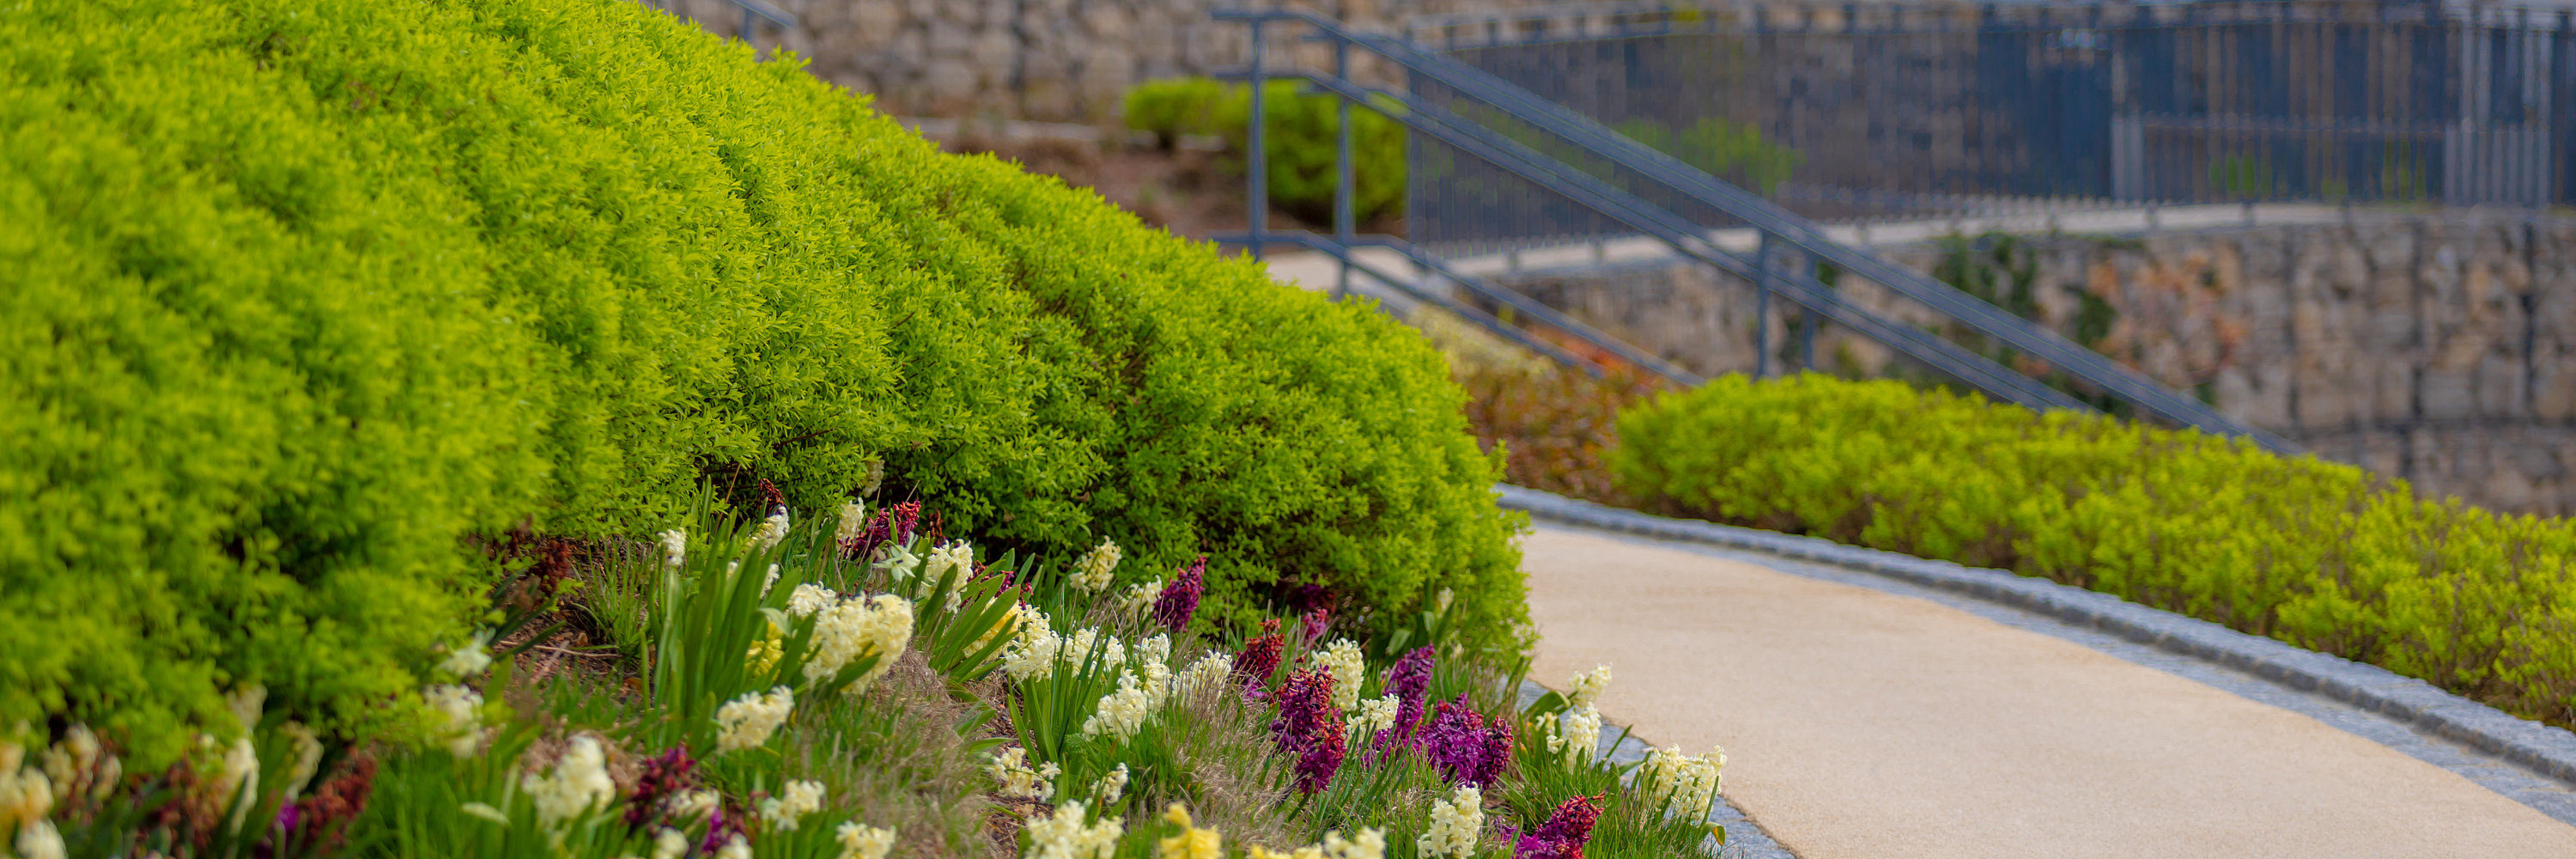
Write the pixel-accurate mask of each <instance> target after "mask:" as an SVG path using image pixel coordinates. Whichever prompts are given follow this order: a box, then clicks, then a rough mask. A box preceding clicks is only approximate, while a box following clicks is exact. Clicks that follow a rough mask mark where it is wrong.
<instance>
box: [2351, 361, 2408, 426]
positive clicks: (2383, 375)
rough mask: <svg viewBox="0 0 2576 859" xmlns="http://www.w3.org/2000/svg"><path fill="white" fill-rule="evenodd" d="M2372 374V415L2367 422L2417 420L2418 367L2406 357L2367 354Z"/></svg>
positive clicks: (2368, 416) (2364, 416)
mask: <svg viewBox="0 0 2576 859" xmlns="http://www.w3.org/2000/svg"><path fill="white" fill-rule="evenodd" d="M2364 354H2365V355H2376V356H2378V357H2377V360H2375V361H2374V360H2371V359H2370V358H2367V357H2365V358H2362V359H2361V360H2362V361H2366V362H2368V364H2369V366H2370V368H2371V370H2372V371H2374V372H2373V373H2372V379H2371V394H2372V398H2371V405H2370V413H2369V414H2366V415H2362V416H2361V417H2362V418H2363V419H2365V420H2382V421H2394V420H2405V419H2407V418H2411V417H2414V416H2415V364H2414V362H2413V361H2410V360H2408V359H2407V357H2406V356H2405V355H2404V354H2386V353H2376V352H2372V353H2364Z"/></svg>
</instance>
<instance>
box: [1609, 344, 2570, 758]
mask: <svg viewBox="0 0 2576 859" xmlns="http://www.w3.org/2000/svg"><path fill="white" fill-rule="evenodd" d="M1619 434H1620V438H1621V440H1622V443H1623V447H1621V448H1620V449H1619V450H1618V451H1617V452H1616V453H1615V454H1614V458H1613V467H1614V468H1615V469H1616V470H1617V477H1618V480H1619V482H1620V485H1621V486H1622V488H1623V489H1626V490H1627V491H1630V492H1633V493H1635V494H1636V495H1637V496H1638V497H1640V498H1643V499H1646V502H1647V504H1648V505H1649V506H1650V507H1654V508H1657V509H1659V510H1661V511H1663V512H1668V513H1674V514H1679V515H1688V516H1697V517H1702V518H1708V519H1715V520H1722V521H1729V522H1737V523H1744V524H1750V525H1754V526H1757V527H1763V528H1770V529H1774V530H1781V531H1789V532H1796V533H1809V534H1815V535H1818V536H1823V537H1829V538H1832V539H1835V540H1839V541H1842V542H1846V543H1856V544H1860V545H1866V546H1873V547H1877V548H1881V549H1888V550H1893V551H1898V552H1905V553H1908V554H1914V555H1920V556H1923V557H1929V558H1944V559H1950V560H1955V561H1958V562H1960V563H1964V564H1970V565H1976V566H1994V567H2002V568H2006V569H2011V570H2014V571H2017V572H2020V573H2023V574H2026V575H2035V576H2044V577H2047V578H2050V579H2054V580H2056V581H2060V582H2064V583H2067V584H2072V585H2079V586H2083V587H2088V588H2092V589H2095V590H2100V591H2105V592H2108V593H2112V594H2117V595H2119V596H2121V597H2123V598H2126V599H2129V600H2133V601H2136V602H2140V603H2144V604H2147V605H2152V606H2157V607H2159V608H2165V609H2170V610H2173V611H2178V612H2182V613H2185V614H2190V615H2194V616H2198V617H2202V618H2206V619H2208V620H2212V621H2216V622H2219V623H2224V624H2227V625H2229V626H2232V627H2235V628H2237V629H2240V630H2244V631H2246V632H2251V633H2256V634H2259V635H2268V636H2271V637H2274V638H2278V639H2281V640H2283V641H2287V642H2290V643H2292V644H2297V645H2300V646H2304V647H2309V648H2314V649H2317V650H2322V651H2325V652H2329V653H2335V654H2340V655H2343V656H2346V657H2349V658H2352V659H2355V660H2360V661H2364V662H2372V663H2376V664H2379V665H2382V666H2385V667H2387V668H2388V669H2390V670H2393V671H2396V672H2398V673H2401V674H2407V675H2410V676H2414V677H2420V678H2423V679H2425V680H2427V681H2431V682H2433V683H2435V684H2437V685H2440V686H2442V687H2444V688H2447V689H2450V690H2452V691H2454V692H2458V693H2460V694H2463V695H2468V696H2470V697H2474V698H2477V699H2479V700H2482V701H2485V702H2487V703H2489V704H2493V705H2495V706H2497V707H2499V708H2501V709H2504V710H2507V711H2509V712H2513V713H2516V714H2519V715H2522V716H2525V717H2530V718H2538V719H2544V720H2547V721H2549V722H2552V723H2555V724H2559V725H2569V724H2576V578H2571V575H2570V572H2569V569H2568V563H2569V560H2570V558H2571V557H2576V528H2571V527H2570V526H2569V524H2568V523H2567V522H2565V521H2562V520H2554V519H2538V518H2533V517H2529V516H2503V515H2497V514H2494V513H2490V512H2487V511H2484V510H2479V509H2476V508H2473V507H2466V506H2463V505H2461V504H2459V503H2457V502H2456V501H2452V502H2448V503H2439V502H2430V501H2418V500H2416V499H2415V498H2414V496H2413V495H2412V493H2411V492H2410V491H2409V489H2408V488H2407V486H2406V485H2405V484H2404V483H2402V482H2399V481H2393V480H2384V479H2380V478H2376V477H2373V476H2371V475H2369V474H2366V473H2364V472H2362V471H2361V470H2360V469H2357V468H2352V467H2350V466H2344V465H2336V464H2332V463H2327V462H2321V461H2318V460H2316V459H2314V458H2312V457H2305V456H2302V457H2298V458H2284V457H2280V456H2276V455H2273V454H2270V453H2266V452H2263V451H2261V450H2260V449H2257V448H2254V447H2252V446H2250V445H2244V444H2238V443H2232V442H2230V441H2228V440H2225V439H2222V438H2218V437H2215V436H2209V435H2204V434H2201V433H2197V432H2174V431H2167V430H2158V429H2151V428H2145V427H2141V426H2138V425H2134V424H2129V423H2123V422H2119V421H2114V420H2110V419H2106V418H2100V417H2088V416H2083V415H2077V414H2072V413H2067V412H2051V413H2048V414H2044V415H2043V414H2038V413H2034V412H2031V411H2029V410H2026V409H2022V408H2019V407H2014V406H2005V405H1996V404H1993V403H1989V402H1986V401H1983V400H1975V399H1969V398H1964V397H1959V396H1955V395H1951V394H1946V393H1941V392H1937V391H1924V390H1918V389H1915V388H1911V387H1907V386H1905V385H1903V384H1899V383H1895V382H1859V383H1855V382H1845V381H1838V380H1834V379H1831V378H1828V377H1823V376H1814V375H1805V376H1798V377H1794V378H1790V379H1783V380H1777V381H1769V382H1761V383H1754V382H1750V381H1747V380H1746V379H1744V378H1743V377H1740V376H1731V377H1727V378H1723V379H1719V380H1717V381H1715V382H1712V383H1711V384H1709V385H1708V386H1706V387H1703V388H1700V389H1698V390H1695V391H1691V392H1688V393H1684V394H1674V395H1668V396H1665V397H1662V398H1660V399H1658V400H1656V401H1654V402H1651V403H1648V404H1644V405H1640V406H1638V407H1635V408H1632V409H1630V410H1628V411H1627V412H1625V413H1623V414H1622V415H1621V417H1620V420H1619Z"/></svg>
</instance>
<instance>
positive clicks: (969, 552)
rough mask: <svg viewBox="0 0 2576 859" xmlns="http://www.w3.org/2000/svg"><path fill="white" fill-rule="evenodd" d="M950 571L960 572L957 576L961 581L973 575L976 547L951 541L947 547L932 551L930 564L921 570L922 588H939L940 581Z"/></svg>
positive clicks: (962, 542) (959, 541)
mask: <svg viewBox="0 0 2576 859" xmlns="http://www.w3.org/2000/svg"><path fill="white" fill-rule="evenodd" d="M950 570H958V571H960V572H958V574H957V575H958V577H959V578H960V579H961V580H962V579H963V578H964V577H966V576H968V575H972V574H973V573H974V572H975V547H973V546H969V545H967V544H966V541H964V540H950V541H948V543H947V544H946V545H943V546H940V547H938V548H934V549H931V550H930V563H929V564H928V565H927V566H924V567H922V568H921V586H922V587H925V588H930V587H937V586H938V584H939V580H940V579H942V578H945V577H947V575H948V571H950Z"/></svg>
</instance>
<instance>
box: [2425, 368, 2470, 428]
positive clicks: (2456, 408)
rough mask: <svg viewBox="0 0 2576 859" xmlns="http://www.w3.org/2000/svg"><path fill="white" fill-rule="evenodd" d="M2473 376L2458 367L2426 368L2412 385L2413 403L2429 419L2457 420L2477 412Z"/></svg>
mask: <svg viewBox="0 0 2576 859" xmlns="http://www.w3.org/2000/svg"><path fill="white" fill-rule="evenodd" d="M2476 385H2477V377H2476V375H2475V374H2473V373H2468V372H2462V371H2458V370H2444V369H2438V368H2427V369H2425V370H2424V372H2423V375H2422V376H2421V378H2420V381H2419V382H2417V384H2416V389H2415V402H2416V404H2417V405H2418V406H2419V407H2420V408H2421V409H2422V415H2423V417H2425V418H2428V419H2432V420H2458V419H2461V418H2467V417H2473V416H2475V415H2477V413H2478V399H2477V388H2476Z"/></svg>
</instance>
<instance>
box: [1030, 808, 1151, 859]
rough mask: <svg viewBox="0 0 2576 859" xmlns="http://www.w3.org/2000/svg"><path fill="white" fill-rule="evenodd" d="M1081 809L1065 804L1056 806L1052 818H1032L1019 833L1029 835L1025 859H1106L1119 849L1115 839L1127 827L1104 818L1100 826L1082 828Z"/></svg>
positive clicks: (1084, 826) (1117, 821)
mask: <svg viewBox="0 0 2576 859" xmlns="http://www.w3.org/2000/svg"><path fill="white" fill-rule="evenodd" d="M1083 816H1084V815H1083V806H1082V803H1080V802H1068V803H1065V804H1063V805H1059V806H1056V807H1055V815H1054V816H1053V817H1032V818H1029V819H1028V821H1027V823H1028V825H1027V826H1026V827H1025V828H1024V829H1023V830H1022V831H1023V832H1025V833H1026V834H1027V835H1028V838H1029V848H1028V851H1027V852H1026V853H1024V854H1022V855H1023V856H1024V857H1025V859H1109V856H1110V854H1111V853H1112V852H1114V851H1116V850H1117V849H1118V836H1119V835H1121V834H1124V833H1125V832H1126V824H1125V823H1123V822H1121V821H1120V820H1119V819H1118V818H1115V817H1108V818H1103V819H1102V820H1101V821H1100V822H1099V823H1096V824H1091V825H1088V826H1086V825H1084V824H1083V822H1082V818H1083Z"/></svg>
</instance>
